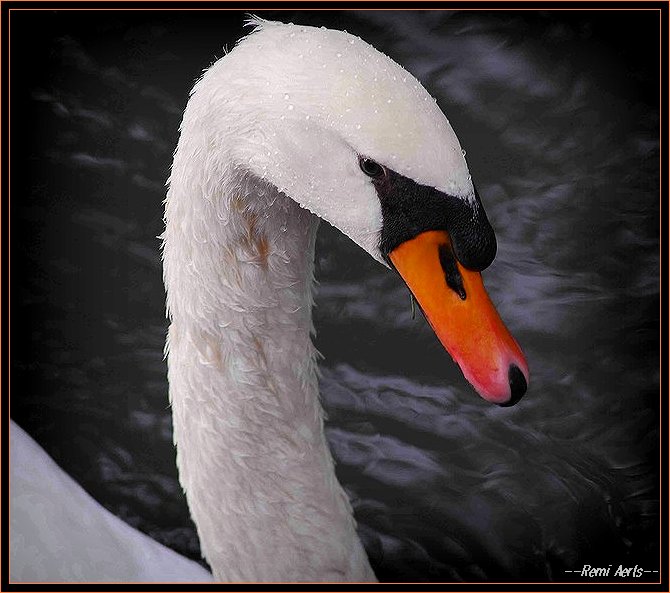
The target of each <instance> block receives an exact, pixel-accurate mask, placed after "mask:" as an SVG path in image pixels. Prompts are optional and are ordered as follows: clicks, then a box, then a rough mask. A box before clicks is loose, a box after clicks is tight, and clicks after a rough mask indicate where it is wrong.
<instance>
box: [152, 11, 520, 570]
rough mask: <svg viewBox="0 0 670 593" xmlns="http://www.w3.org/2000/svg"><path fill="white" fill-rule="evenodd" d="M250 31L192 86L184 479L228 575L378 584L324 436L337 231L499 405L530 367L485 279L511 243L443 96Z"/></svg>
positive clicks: (328, 51)
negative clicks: (332, 240)
mask: <svg viewBox="0 0 670 593" xmlns="http://www.w3.org/2000/svg"><path fill="white" fill-rule="evenodd" d="M250 24H251V25H252V26H253V28H254V29H253V32H252V33H251V34H249V35H248V36H246V37H245V38H243V39H242V40H241V41H240V42H238V44H237V45H236V47H235V48H234V49H233V50H232V51H230V52H229V53H228V54H227V55H225V56H224V57H223V58H221V59H220V60H218V61H217V62H215V63H214V64H213V65H212V66H211V67H210V68H209V69H207V70H206V71H205V73H204V74H203V76H202V77H201V78H200V79H199V80H198V81H197V82H196V84H195V86H194V88H193V90H192V92H191V96H190V99H189V101H188V104H187V107H186V109H185V111H184V115H183V120H182V123H181V127H180V137H179V141H178V144H177V148H176V151H175V155H174V161H173V165H172V169H171V174H170V179H169V189H168V193H167V197H166V201H165V231H164V234H163V263H164V282H165V287H166V294H167V312H168V317H169V320H170V326H169V330H168V336H167V343H166V355H167V361H168V381H169V396H170V402H171V407H172V414H173V426H174V442H175V445H176V451H177V466H178V469H179V477H180V482H181V484H182V487H183V488H184V491H185V493H186V497H187V501H188V505H189V509H190V512H191V516H192V518H193V520H194V522H195V525H196V527H197V531H198V536H199V538H200V542H201V548H202V552H203V555H204V557H205V558H206V559H207V561H208V562H209V565H210V566H211V568H212V571H213V575H214V578H215V579H217V580H219V581H255V582H258V581H357V582H367V581H374V580H376V579H375V574H374V572H373V570H372V568H371V567H370V564H369V562H368V559H367V556H366V554H365V551H364V549H363V546H362V545H361V542H360V540H359V538H358V536H357V534H356V524H355V521H354V518H353V514H352V509H351V506H350V504H349V501H348V500H347V497H346V495H345V493H344V491H343V489H342V487H341V486H340V485H339V483H338V482H337V479H336V477H335V472H334V469H333V459H332V457H331V454H330V451H329V449H328V446H327V443H326V439H325V436H324V430H323V411H322V408H321V405H320V402H319V394H318V379H317V365H316V359H317V352H316V350H315V348H314V346H313V344H312V341H311V334H312V333H313V331H314V328H313V325H312V318H311V307H312V288H313V283H314V280H313V260H314V247H315V237H316V230H317V227H318V225H319V221H320V220H321V219H323V220H325V221H327V222H328V223H330V224H331V225H333V226H335V227H336V228H338V229H339V230H340V231H342V232H343V233H345V234H346V235H347V236H348V237H350V238H351V239H352V240H353V241H354V242H355V243H357V244H358V245H359V246H360V247H361V248H362V249H364V250H365V251H366V252H367V253H368V254H369V255H370V256H371V257H373V258H374V259H376V260H377V261H379V262H380V263H381V264H382V265H384V266H387V267H389V268H391V269H392V270H395V271H396V272H397V273H399V274H400V276H401V277H402V279H403V280H404V281H405V282H406V284H407V286H408V288H409V290H410V291H411V293H412V294H413V296H414V298H415V299H416V301H417V302H418V304H419V306H420V307H421V309H422V311H423V313H424V315H425V317H426V319H427V320H428V322H429V323H430V325H431V326H432V327H433V329H434V330H435V333H436V335H437V337H438V338H439V340H440V341H441V342H442V344H443V345H444V346H445V348H446V349H447V350H448V352H449V353H450V354H451V356H452V358H453V359H454V360H455V361H456V363H457V364H458V365H459V366H460V368H461V370H462V372H463V374H464V376H465V378H466V379H467V380H468V381H469V382H470V383H471V384H472V386H473V387H474V388H475V389H476V391H477V392H478V393H479V394H480V395H481V396H482V397H484V398H485V399H487V400H489V401H491V402H493V403H497V404H499V405H511V404H514V403H516V402H517V401H518V400H519V399H520V398H521V396H522V395H523V394H524V392H525V391H526V389H527V385H528V365H527V363H526V361H525V358H524V356H523V353H522V352H521V349H520V348H519V346H518V344H517V343H516V341H515V340H514V338H512V336H511V335H510V333H509V331H508V330H507V329H506V327H505V325H504V324H503V322H502V321H501V320H500V318H499V316H498V314H497V313H496V311H495V308H494V306H493V305H492V303H491V301H490V299H489V297H488V296H487V294H486V291H485V289H484V287H483V284H482V280H481V274H480V272H481V270H483V269H484V268H486V267H487V266H488V265H489V264H490V263H491V261H492V260H493V258H494V256H495V253H496V240H495V235H494V233H493V229H492V227H491V225H490V223H489V221H488V219H487V217H486V214H485V212H484V209H483V206H482V203H481V201H480V198H479V196H478V194H477V192H476V190H475V187H474V185H473V182H472V179H471V176H470V174H469V171H468V167H467V163H466V161H465V158H464V152H463V151H462V149H461V146H460V144H459V141H458V139H457V137H456V135H455V133H454V131H453V129H452V127H451V126H450V124H449V122H448V120H447V119H446V117H445V116H444V115H443V113H442V112H441V111H440V109H439V107H438V106H437V104H436V102H435V101H434V99H433V98H432V97H431V96H430V95H429V94H428V92H427V91H426V90H425V89H424V88H423V87H422V86H421V84H420V83H419V82H418V81H417V80H416V79H415V78H414V77H413V76H412V75H411V74H409V73H408V72H407V71H405V70H404V69H403V68H402V67H401V66H399V65H398V64H396V63H395V62H394V61H392V60H391V59H390V58H388V57H387V56H386V55H384V54H382V53H380V52H379V51H377V50H376V49H374V48H373V47H371V46H370V45H368V44H367V43H365V42H364V41H363V40H361V39H360V38H358V37H356V36H354V35H350V34H348V33H346V32H343V31H336V30H330V29H325V28H315V27H308V26H298V25H293V24H284V23H279V22H271V21H266V20H262V19H259V18H252V19H251V21H250Z"/></svg>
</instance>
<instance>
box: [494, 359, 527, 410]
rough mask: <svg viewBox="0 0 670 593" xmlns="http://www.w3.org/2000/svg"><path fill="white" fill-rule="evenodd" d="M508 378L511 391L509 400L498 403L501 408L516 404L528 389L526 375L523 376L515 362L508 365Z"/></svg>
mask: <svg viewBox="0 0 670 593" xmlns="http://www.w3.org/2000/svg"><path fill="white" fill-rule="evenodd" d="M507 377H508V378H509V387H510V391H511V393H512V395H511V397H510V398H509V401H506V402H505V403H504V404H498V405H499V406H500V407H502V408H508V407H509V406H513V405H514V404H516V403H517V402H518V401H519V400H520V399H521V398H522V397H523V394H524V393H526V389H528V383H526V377H524V376H523V373H522V372H521V369H520V368H519V367H518V366H516V365H515V364H511V365H509V371H508V373H507Z"/></svg>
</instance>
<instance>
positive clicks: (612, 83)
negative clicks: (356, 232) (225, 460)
mask: <svg viewBox="0 0 670 593" xmlns="http://www.w3.org/2000/svg"><path fill="white" fill-rule="evenodd" d="M260 14H261V16H264V17H265V18H276V19H280V20H285V21H293V22H296V23H302V24H316V25H326V26H329V27H333V28H341V29H347V30H348V31H350V32H352V33H355V34H357V35H360V36H361V37H363V38H364V39H366V40H367V41H369V42H370V43H372V44H373V45H375V46H376V47H377V48H379V49H380V50H382V51H384V52H385V53H387V54H389V55H390V56H391V57H393V58H394V59H395V60H396V61H398V62H400V63H401V64H402V65H404V66H405V67H406V68H407V69H408V70H409V71H411V72H412V73H413V74H415V75H416V76H417V77H418V78H419V79H420V80H421V81H422V82H423V83H424V84H425V86H426V87H427V88H428V89H429V90H430V91H431V92H432V93H433V94H434V96H436V98H437V99H438V103H439V104H440V106H441V107H442V108H443V110H444V111H445V112H446V113H447V115H448V116H449V119H450V121H451V123H452V125H453V127H454V129H455V131H456V133H457V134H458V136H459V138H460V141H461V144H462V145H463V147H464V148H465V149H466V150H467V160H468V162H469V165H470V169H471V172H472V175H473V179H474V180H475V182H476V183H477V185H478V188H479V192H480V194H481V196H482V200H483V202H484V205H485V207H486V210H487V213H488V216H489V219H490V220H491V222H492V224H493V226H494V227H495V229H496V232H497V236H498V242H499V249H498V257H497V259H496V261H495V262H494V264H493V265H492V266H491V268H490V269H489V270H487V271H486V272H485V274H484V277H485V281H486V283H487V287H488V288H489V291H490V293H491V295H492V298H493V300H494V302H495V303H496V304H497V305H498V307H499V310H500V312H501V315H502V317H503V318H504V319H505V320H506V322H507V323H508V325H509V327H510V329H511V330H512V332H513V333H514V335H515V336H516V337H517V339H518V341H519V342H520V343H521V345H522V346H523V348H524V350H525V352H526V355H527V357H528V360H529V364H530V367H531V387H530V391H529V393H528V394H527V395H526V397H525V398H524V399H523V400H522V402H521V403H520V404H519V405H517V406H516V407H514V408H509V409H501V408H498V407H495V406H491V405H490V404H487V403H486V402H484V401H482V400H480V399H479V398H478V397H477V396H476V395H475V394H474V392H473V391H472V389H471V388H470V387H468V385H467V384H466V382H465V380H464V379H463V378H462V377H461V375H460V373H459V372H458V370H457V369H456V368H455V366H454V365H453V364H452V363H451V361H450V359H449V357H448V355H446V354H445V353H444V351H443V350H442V348H441V346H440V345H439V343H438V342H437V340H436V338H435V337H434V336H433V334H432V332H431V331H430V329H429V328H428V326H427V324H426V322H425V321H424V320H423V319H422V318H421V316H420V315H419V316H418V317H417V318H416V319H414V320H413V319H412V316H411V310H410V305H409V298H408V294H407V290H406V289H405V288H404V286H403V285H402V283H401V282H400V281H399V280H398V278H397V277H395V276H394V275H393V274H391V273H390V272H389V271H387V270H385V269H384V268H382V267H381V266H380V265H378V264H377V263H375V262H374V261H372V260H371V259H370V258H369V257H368V256H367V255H366V254H365V253H363V252H362V251H361V250H359V249H358V247H356V246H355V245H354V244H353V243H352V242H350V241H349V240H348V239H347V238H346V237H344V236H342V235H340V234H339V233H338V232H337V231H335V230H333V229H332V228H330V227H329V226H328V225H326V224H323V225H322V227H321V230H320V232H319V238H318V245H317V278H318V280H319V281H320V287H319V291H318V295H317V298H316V303H317V306H316V309H315V324H316V328H317V332H318V335H317V338H316V342H317V346H318V348H319V349H320V351H321V352H322V353H323V354H324V356H325V360H324V361H323V363H322V369H323V380H322V393H323V399H324V404H325V407H326V409H327V411H328V414H329V418H330V419H329V422H328V436H329V440H330V443H331V445H332V449H333V452H334V455H335V458H336V460H337V462H338V466H337V467H338V476H339V477H340V479H341V481H342V483H343V484H344V486H345V488H346V490H347V492H348V493H349V495H350V497H351V499H352V502H353V505H354V508H355V510H356V517H357V519H358V521H359V525H360V532H361V536H362V538H363V540H364V543H365V546H366V548H367V550H368V552H369V555H370V558H371V562H372V565H373V567H374V568H375V570H376V571H377V574H378V576H379V577H380V578H381V579H385V580H466V581H472V580H500V579H514V580H539V581H545V580H566V579H567V580H572V575H571V574H569V573H566V572H565V571H566V570H573V569H580V568H581V566H582V565H583V564H591V565H594V566H607V565H608V564H615V565H616V564H617V563H622V564H625V565H628V566H633V565H634V564H636V563H637V564H639V565H641V566H642V567H643V568H645V569H649V570H658V569H659V564H658V562H659V548H658V544H659V541H658V540H659V515H658V512H659V511H658V502H657V499H658V495H659V492H658V483H659V470H658V463H659V444H658V440H659V431H658V422H659V410H658V407H659V381H660V376H659V338H658V324H659V318H658V312H659V142H658V134H659V132H658V130H659V112H658V92H659V91H658V89H659V86H658V73H659V62H658V56H659V39H658V34H659V25H658V23H659V13H658V12H654V11H647V12H642V11H639V12H631V11H621V12H620V11H617V12H606V11H602V12H584V11H582V12H577V13H572V12H563V11H562V12H550V11H545V12H542V13H538V12H486V11H469V12H467V11H466V12H459V13H452V12H441V11H435V12H423V13H420V12H383V11H382V12H348V13H332V12H313V13H299V12H282V13H280V12H261V13H260ZM242 20H243V14H242V13H238V12H223V11H221V12H216V11H214V12H202V11H201V12H161V11H149V12H143V13H142V12H106V11H96V12H92V11H91V12H86V11H69V12H65V11H63V12H59V11H38V12H13V13H12V16H11V32H12V37H11V42H12V46H11V67H12V70H11V72H12V86H11V101H12V102H11V109H12V117H13V118H14V119H13V126H12V153H11V159H12V161H11V162H12V169H11V173H12V195H11V200H12V232H13V234H12V274H13V276H12V280H13V284H12V286H13V311H14V315H15V323H14V325H13V336H12V339H13V370H14V373H13V391H12V395H11V407H12V415H13V417H14V418H15V419H16V420H17V421H18V422H19V424H21V425H22V426H23V427H24V428H26V429H27V430H28V431H29V432H30V433H31V434H32V435H33V436H34V437H35V438H36V439H37V440H38V441H39V442H40V443H41V444H42V446H43V447H45V448H46V450H47V451H48V452H49V453H50V454H51V455H52V456H53V457H54V458H55V459H56V461H57V462H58V463H59V464H60V465H61V466H62V467H63V468H64V469H65V470H66V471H67V472H68V473H70V474H71V475H72V476H74V477H75V478H76V479H77V480H78V481H79V482H80V483H81V484H82V485H83V486H84V488H85V489H86V490H87V491H88V492H90V493H91V494H92V495H93V496H94V497H95V498H96V499H97V500H99V501H100V502H101V503H102V504H103V505H105V506H106V507H107V508H109V509H110V510H111V511H113V512H114V513H116V514H117V515H119V516H120V517H122V518H123V519H125V520H126V521H127V522H128V523H130V524H131V525H134V526H136V527H137V528H139V529H141V530H142V531H144V532H146V533H148V534H150V535H151V536H152V537H154V538H155V539H157V540H158V541H160V542H162V543H165V544H167V545H168V546H170V547H172V548H174V549H175V550H178V551H179V552H181V553H183V554H185V555H187V556H189V557H191V558H198V557H199V550H198V543H197V538H196V535H195V530H194V527H193V525H192V523H191V522H190V520H189V517H188V511H187V508H186V504H185V500H184V497H183V495H182V494H181V491H180V488H179V485H178V482H177V475H176V469H175V466H174V451H173V448H172V444H171V420H170V411H169V408H168V405H167V384H166V379H165V372H166V369H165V364H164V361H163V357H162V348H163V341H164V335H165V331H166V321H165V318H164V295H163V286H162V282H161V267H160V258H159V241H158V240H157V239H156V236H157V235H158V234H160V232H161V230H162V228H161V227H162V220H161V218H162V204H161V201H162V199H163V197H164V193H165V188H164V182H165V179H166V178H167V176H168V170H169V165H170V162H171V155H172V150H173V148H174V146H175V144H176V141H177V128H178V125H179V121H180V116H181V112H182V110H183V108H184V106H185V102H186V99H187V94H188V91H189V89H190V87H191V85H192V83H193V81H194V79H195V78H196V77H197V76H198V74H199V72H200V71H201V70H202V68H204V67H205V66H207V65H208V64H209V63H211V62H212V61H213V60H214V59H215V58H218V57H221V55H222V54H223V49H222V48H223V47H224V46H227V47H228V48H231V47H232V46H233V44H234V41H235V40H236V39H237V38H238V37H239V36H240V35H241V34H242V31H243V29H242ZM656 577H657V575H655V574H653V573H647V574H645V577H644V578H649V579H652V578H653V579H656Z"/></svg>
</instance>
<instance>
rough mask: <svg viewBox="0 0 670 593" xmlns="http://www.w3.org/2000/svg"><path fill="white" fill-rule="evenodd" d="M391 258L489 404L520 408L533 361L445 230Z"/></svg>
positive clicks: (408, 245) (420, 238)
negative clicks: (458, 256)
mask: <svg viewBox="0 0 670 593" xmlns="http://www.w3.org/2000/svg"><path fill="white" fill-rule="evenodd" d="M389 258H390V260H391V262H392V263H393V265H394V266H395V268H396V270H397V271H398V272H399V273H400V275H401V276H402V278H403V280H404V281H405V282H406V283H407V286H408V287H409V289H410V290H411V291H412V294H414V297H415V298H416V300H417V302H418V303H419V305H420V306H421V309H422V310H423V313H424V315H425V316H426V319H427V320H428V322H429V323H430V325H431V326H432V328H433V330H434V331H435V333H436V334H437V337H438V338H439V340H440V342H442V345H443V346H444V347H445V348H446V349H447V351H448V352H449V354H451V356H452V358H453V359H454V360H455V361H456V363H457V364H458V366H459V367H460V368H461V371H462V372H463V375H464V376H465V378H466V379H467V380H468V381H469V382H470V383H471V384H472V386H473V387H474V388H475V389H476V390H477V392H478V393H479V394H480V395H481V396H482V397H483V398H484V399H486V400H488V401H490V402H493V403H496V404H499V405H503V406H508V405H512V404H515V403H516V402H517V401H519V399H521V396H522V395H523V394H524V393H525V391H526V388H527V386H528V363H527V362H526V359H525V357H524V355H523V352H521V348H519V345H518V344H517V343H516V340H515V339H514V338H513V337H512V335H511V334H510V333H509V330H508V329H507V327H505V324H504V323H503V321H502V319H500V316H499V315H498V312H497V311H496V309H495V307H494V306H493V303H492V302H491V299H490V298H489V295H488V294H487V293H486V290H485V288H484V283H483V282H482V276H481V274H480V273H479V272H473V271H471V270H468V269H466V268H464V267H463V266H462V265H461V264H460V263H459V262H458V261H457V260H456V258H455V256H454V255H453V250H452V247H451V239H450V238H449V235H448V234H447V233H446V232H444V231H427V232H424V233H421V234H420V235H418V236H417V237H415V238H414V239H410V240H409V241H405V242H404V243H401V244H400V245H399V246H398V247H396V248H395V249H394V250H393V251H391V253H390V254H389Z"/></svg>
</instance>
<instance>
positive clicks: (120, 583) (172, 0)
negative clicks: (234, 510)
mask: <svg viewBox="0 0 670 593" xmlns="http://www.w3.org/2000/svg"><path fill="white" fill-rule="evenodd" d="M43 1H45V0H43ZM46 1H47V2H49V3H51V4H58V3H59V0H46ZM69 1H70V2H71V1H75V2H90V0H69ZM114 1H115V2H116V3H118V4H122V5H123V4H127V5H128V6H127V7H126V6H119V7H106V8H57V9H49V8H23V7H12V8H9V9H8V10H7V13H8V14H7V16H8V25H7V54H8V56H7V77H8V80H11V59H10V54H11V50H10V48H11V26H10V22H11V13H12V12H13V11H31V12H45V11H49V10H59V11H68V12H71V11H80V12H98V11H114V12H116V11H133V12H158V11H162V12H167V11H170V12H177V11H179V12H185V11H188V12H202V11H217V12H249V11H251V12H253V11H254V9H253V8H249V9H239V8H225V7H216V8H188V7H183V8H144V7H143V8H132V4H133V0H114ZM144 1H145V2H147V1H148V2H155V3H162V2H170V3H176V2H183V0H144ZM200 1H205V2H212V3H217V2H218V0H200ZM312 1H313V0H293V2H298V3H308V2H312ZM348 1H349V0H345V2H348ZM368 1H372V2H375V3H377V2H388V1H391V2H401V1H403V0H368ZM424 1H426V0H424ZM428 1H429V2H440V1H441V0H428ZM522 1H527V2H535V1H536V0H522ZM573 1H575V0H573ZM602 1H603V2H610V1H614V2H629V1H630V0H602ZM29 3H30V2H29V1H27V2H26V4H29ZM350 3H351V4H357V3H358V2H357V1H356V0H350ZM1 4H2V0H0V5H1ZM466 5H467V4H466ZM666 6H667V4H666ZM258 10H259V11H266V10H269V9H268V8H261V9H258ZM274 10H278V11H289V10H293V9H289V8H276V9H274ZM344 10H345V9H344V8H338V9H328V8H316V9H310V11H311V12H342V11H344ZM366 10H369V11H382V10H383V11H387V12H408V11H410V10H411V9H409V8H392V9H387V8H384V9H380V8H372V9H370V8H367V9H366ZM429 10H434V11H438V10H444V9H438V8H435V9H427V11H429ZM449 10H459V11H461V12H478V11H493V10H495V11H502V10H506V11H508V12H526V11H535V12H537V11H539V10H546V11H548V12H564V11H572V12H582V11H591V12H596V11H604V12H623V11H625V12H631V11H634V12H649V11H655V12H658V13H659V46H660V47H661V51H662V43H663V41H664V39H663V26H662V19H661V16H662V13H663V11H662V9H661V8H634V7H629V8H596V7H588V8H579V7H578V6H575V7H570V8H549V9H541V8H537V7H536V8H512V9H509V8H499V9H490V8H488V9H487V8H472V7H468V8H466V9H463V8H458V7H452V6H450V7H449ZM667 20H668V23H669V24H670V11H669V12H668V17H667ZM1 26H2V20H1V14H0V29H1ZM669 28H670V27H669ZM665 41H666V45H667V40H665ZM666 49H667V48H666ZM666 57H667V53H666ZM662 68H663V60H662V59H659V104H658V111H659V205H660V208H661V210H660V212H659V221H660V216H661V215H662V208H663V194H662V175H663V169H662V165H663V142H662V137H661V135H660V131H661V129H662V124H663V109H662V98H663V97H662V89H661V86H662V85H661V81H662V75H663V70H662ZM668 90H669V91H670V82H669V83H668ZM10 99H11V98H10V96H9V95H8V113H7V114H8V118H7V128H8V145H9V144H11V100H10ZM0 134H2V118H1V117H0ZM1 158H2V143H0V162H2V161H1ZM7 164H8V167H7V169H8V171H7V187H8V193H9V195H8V196H7V218H8V224H7V238H8V261H7V267H8V274H11V225H10V224H9V221H10V220H11V200H10V199H9V198H10V195H11V174H10V170H11V150H8V152H7ZM1 182H2V167H0V184H1ZM0 187H1V185H0ZM660 231H661V234H662V232H663V228H662V225H661V227H660ZM660 238H661V237H659V295H660V296H661V297H662V296H663V295H662V293H663V285H662V282H661V277H660V271H661V270H662V265H663V246H662V242H661V241H660ZM668 249H669V252H670V246H669V248H668ZM0 261H2V242H1V241H0ZM1 287H2V276H1V275H0V288H1ZM7 299H8V307H9V308H8V312H11V293H10V292H8V294H7ZM662 300H663V299H662V298H660V299H659V321H660V319H661V313H662ZM10 317H11V316H10V315H8V319H7V325H8V331H9V332H11V319H10ZM1 330H2V316H1V315H0V332H1ZM0 335H1V333H0ZM662 340H663V335H662V326H661V325H660V324H659V345H660V348H659V369H661V366H660V365H661V363H662V351H663V341H662ZM8 345H9V344H8ZM8 352H10V353H11V348H8ZM1 354H2V342H1V340H0V355H1ZM669 354H670V353H669ZM669 360H670V358H669ZM9 366H10V365H8V373H7V374H8V381H9V380H11V371H10V368H9ZM1 379H2V368H1V365H0V380H1ZM8 385H9V383H8ZM8 395H9V400H10V401H9V402H8V403H9V404H11V390H10V393H9V394H8ZM661 398H662V384H661V385H659V412H660V409H661V408H660V406H661V404H662V401H661ZM8 407H9V406H8ZM10 420H11V418H10ZM659 421H660V415H659ZM7 429H8V432H9V423H7ZM662 435H663V425H662V423H660V422H659V450H660V447H661V446H662ZM10 443H11V439H9V440H8V449H9V454H10V455H11V445H10ZM1 446H2V444H1V441H0V453H1ZM9 459H10V461H11V457H9ZM659 469H660V465H659ZM9 481H10V480H9V474H8V490H9V489H10V488H11V486H10V484H9ZM1 485H2V475H1V473H0V486H1ZM659 485H660V487H661V489H660V491H661V493H662V492H663V488H662V486H663V484H662V482H661V472H660V471H659ZM10 503H11V496H9V497H8V510H9V511H10V513H11V508H9V507H10V506H11V504H10ZM10 513H8V514H10ZM0 515H1V514H0ZM662 517H663V507H662V505H659V542H660V543H661V545H660V546H659V564H658V566H659V570H658V571H657V572H658V574H659V579H658V581H656V582H654V581H643V582H640V581H615V582H612V581H560V582H556V583H555V584H556V586H557V587H560V586H561V585H586V584H588V585H589V586H592V585H604V584H606V585H613V586H619V585H630V584H636V585H640V586H643V585H655V584H662V578H661V566H662V563H661V559H662V556H661V554H662V549H661V548H662V543H663V542H662V536H663V531H662V521H661V520H662ZM1 525H2V517H1V516H0V526H1ZM9 531H10V529H9V528H8V543H9V544H10V547H11V534H10V533H9ZM668 554H669V558H670V549H669V550H668ZM7 564H8V566H7V577H8V581H7V584H8V585H44V584H54V585H72V584H76V585H81V584H92V585H118V586H124V585H141V586H146V585H152V584H159V585H162V584H165V585H174V584H176V583H173V582H172V581H151V582H144V581H92V582H90V583H83V582H82V583H73V582H71V581H21V582H18V583H13V582H12V581H11V580H10V579H11V555H9V554H8V563H7ZM183 584H185V585H188V584H197V585H200V584H203V585H207V586H211V585H219V584H221V583H218V582H215V583H212V584H211V585H209V584H208V583H195V582H193V583H183ZM223 584H225V585H227V583H223ZM230 584H231V585H233V586H234V585H236V584H237V585H264V584H275V585H277V584H282V585H287V584H294V583H293V582H291V581H269V582H267V583H265V582H263V583H261V582H256V581H239V582H236V583H230ZM296 584H298V583H296ZM300 584H316V585H328V584H331V585H342V584H343V583H339V582H330V581H325V582H306V583H300ZM344 584H345V585H347V586H350V585H357V584H358V585H366V586H371V585H424V584H430V585H442V584H445V585H453V584H457V585H461V584H462V585H466V586H467V585H480V584H481V585H502V584H504V585H511V584H521V585H536V584H537V585H551V584H552V582H550V581H518V582H514V581H468V582H466V583H460V582H457V581H435V582H430V583H424V582H414V581H385V582H384V583H368V582H348V583H344ZM555 590H556V591H557V592H558V591H560V589H555ZM231 591H233V590H232V589H231Z"/></svg>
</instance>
